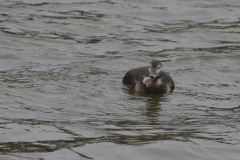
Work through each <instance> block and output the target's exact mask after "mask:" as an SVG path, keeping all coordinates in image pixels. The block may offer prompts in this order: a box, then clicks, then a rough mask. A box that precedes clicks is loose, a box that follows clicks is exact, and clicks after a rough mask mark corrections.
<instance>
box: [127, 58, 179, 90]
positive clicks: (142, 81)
mask: <svg viewBox="0 0 240 160" xmlns="http://www.w3.org/2000/svg"><path fill="white" fill-rule="evenodd" d="M122 83H123V85H125V86H127V87H129V88H133V89H135V90H137V91H144V92H150V93H164V92H167V91H173V90H174V88H175V85H174V82H173V80H172V78H171V77H170V76H169V75H168V74H167V73H166V72H164V71H162V64H161V62H160V61H158V60H154V61H152V62H151V63H150V65H149V67H140V68H135V69H131V70H130V71H128V72H127V73H126V74H125V76H124V77H123V80H122Z"/></svg>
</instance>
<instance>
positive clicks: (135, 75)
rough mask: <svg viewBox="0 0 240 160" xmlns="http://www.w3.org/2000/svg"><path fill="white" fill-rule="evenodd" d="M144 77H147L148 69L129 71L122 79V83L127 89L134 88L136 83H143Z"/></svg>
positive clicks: (141, 68)
mask: <svg viewBox="0 0 240 160" xmlns="http://www.w3.org/2000/svg"><path fill="white" fill-rule="evenodd" d="M144 76H145V77H148V76H149V73H148V67H140V68H135V69H131V70H130V71H128V72H127V73H126V74H125V76H124V77H123V80H122V83H123V84H124V85H126V86H128V87H131V88H134V87H135V85H136V83H137V82H140V83H143V79H144Z"/></svg>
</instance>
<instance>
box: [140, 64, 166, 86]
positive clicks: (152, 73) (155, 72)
mask: <svg viewBox="0 0 240 160" xmlns="http://www.w3.org/2000/svg"><path fill="white" fill-rule="evenodd" d="M148 72H149V77H145V78H144V80H143V83H144V84H147V83H149V82H150V81H153V80H155V79H156V78H159V77H161V76H162V63H161V62H160V61H158V60H154V61H152V62H151V63H150V65H149V68H148Z"/></svg>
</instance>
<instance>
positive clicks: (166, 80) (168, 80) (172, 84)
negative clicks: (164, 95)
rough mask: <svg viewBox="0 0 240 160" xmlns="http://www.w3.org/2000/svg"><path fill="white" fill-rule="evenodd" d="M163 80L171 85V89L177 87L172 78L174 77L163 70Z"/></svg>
mask: <svg viewBox="0 0 240 160" xmlns="http://www.w3.org/2000/svg"><path fill="white" fill-rule="evenodd" d="M161 80H162V82H163V83H165V84H167V85H169V87H170V89H171V91H173V90H174V89H175V85H174V82H173V80H172V77H171V76H169V74H168V73H167V72H164V71H162V78H161Z"/></svg>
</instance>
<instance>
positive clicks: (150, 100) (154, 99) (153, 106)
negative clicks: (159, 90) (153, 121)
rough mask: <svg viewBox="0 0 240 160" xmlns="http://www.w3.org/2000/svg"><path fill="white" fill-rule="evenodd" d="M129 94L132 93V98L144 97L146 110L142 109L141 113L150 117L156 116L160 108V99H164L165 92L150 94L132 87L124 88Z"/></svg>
mask: <svg viewBox="0 0 240 160" xmlns="http://www.w3.org/2000/svg"><path fill="white" fill-rule="evenodd" d="M125 91H126V92H127V93H128V94H129V95H132V99H134V100H138V99H145V102H146V110H144V112H143V115H145V116H147V117H149V118H150V117H151V118H154V117H155V118H158V117H159V115H160V112H161V111H162V108H161V103H160V102H161V101H162V100H164V99H165V97H166V94H151V93H145V92H138V91H136V90H134V89H126V90H125Z"/></svg>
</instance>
